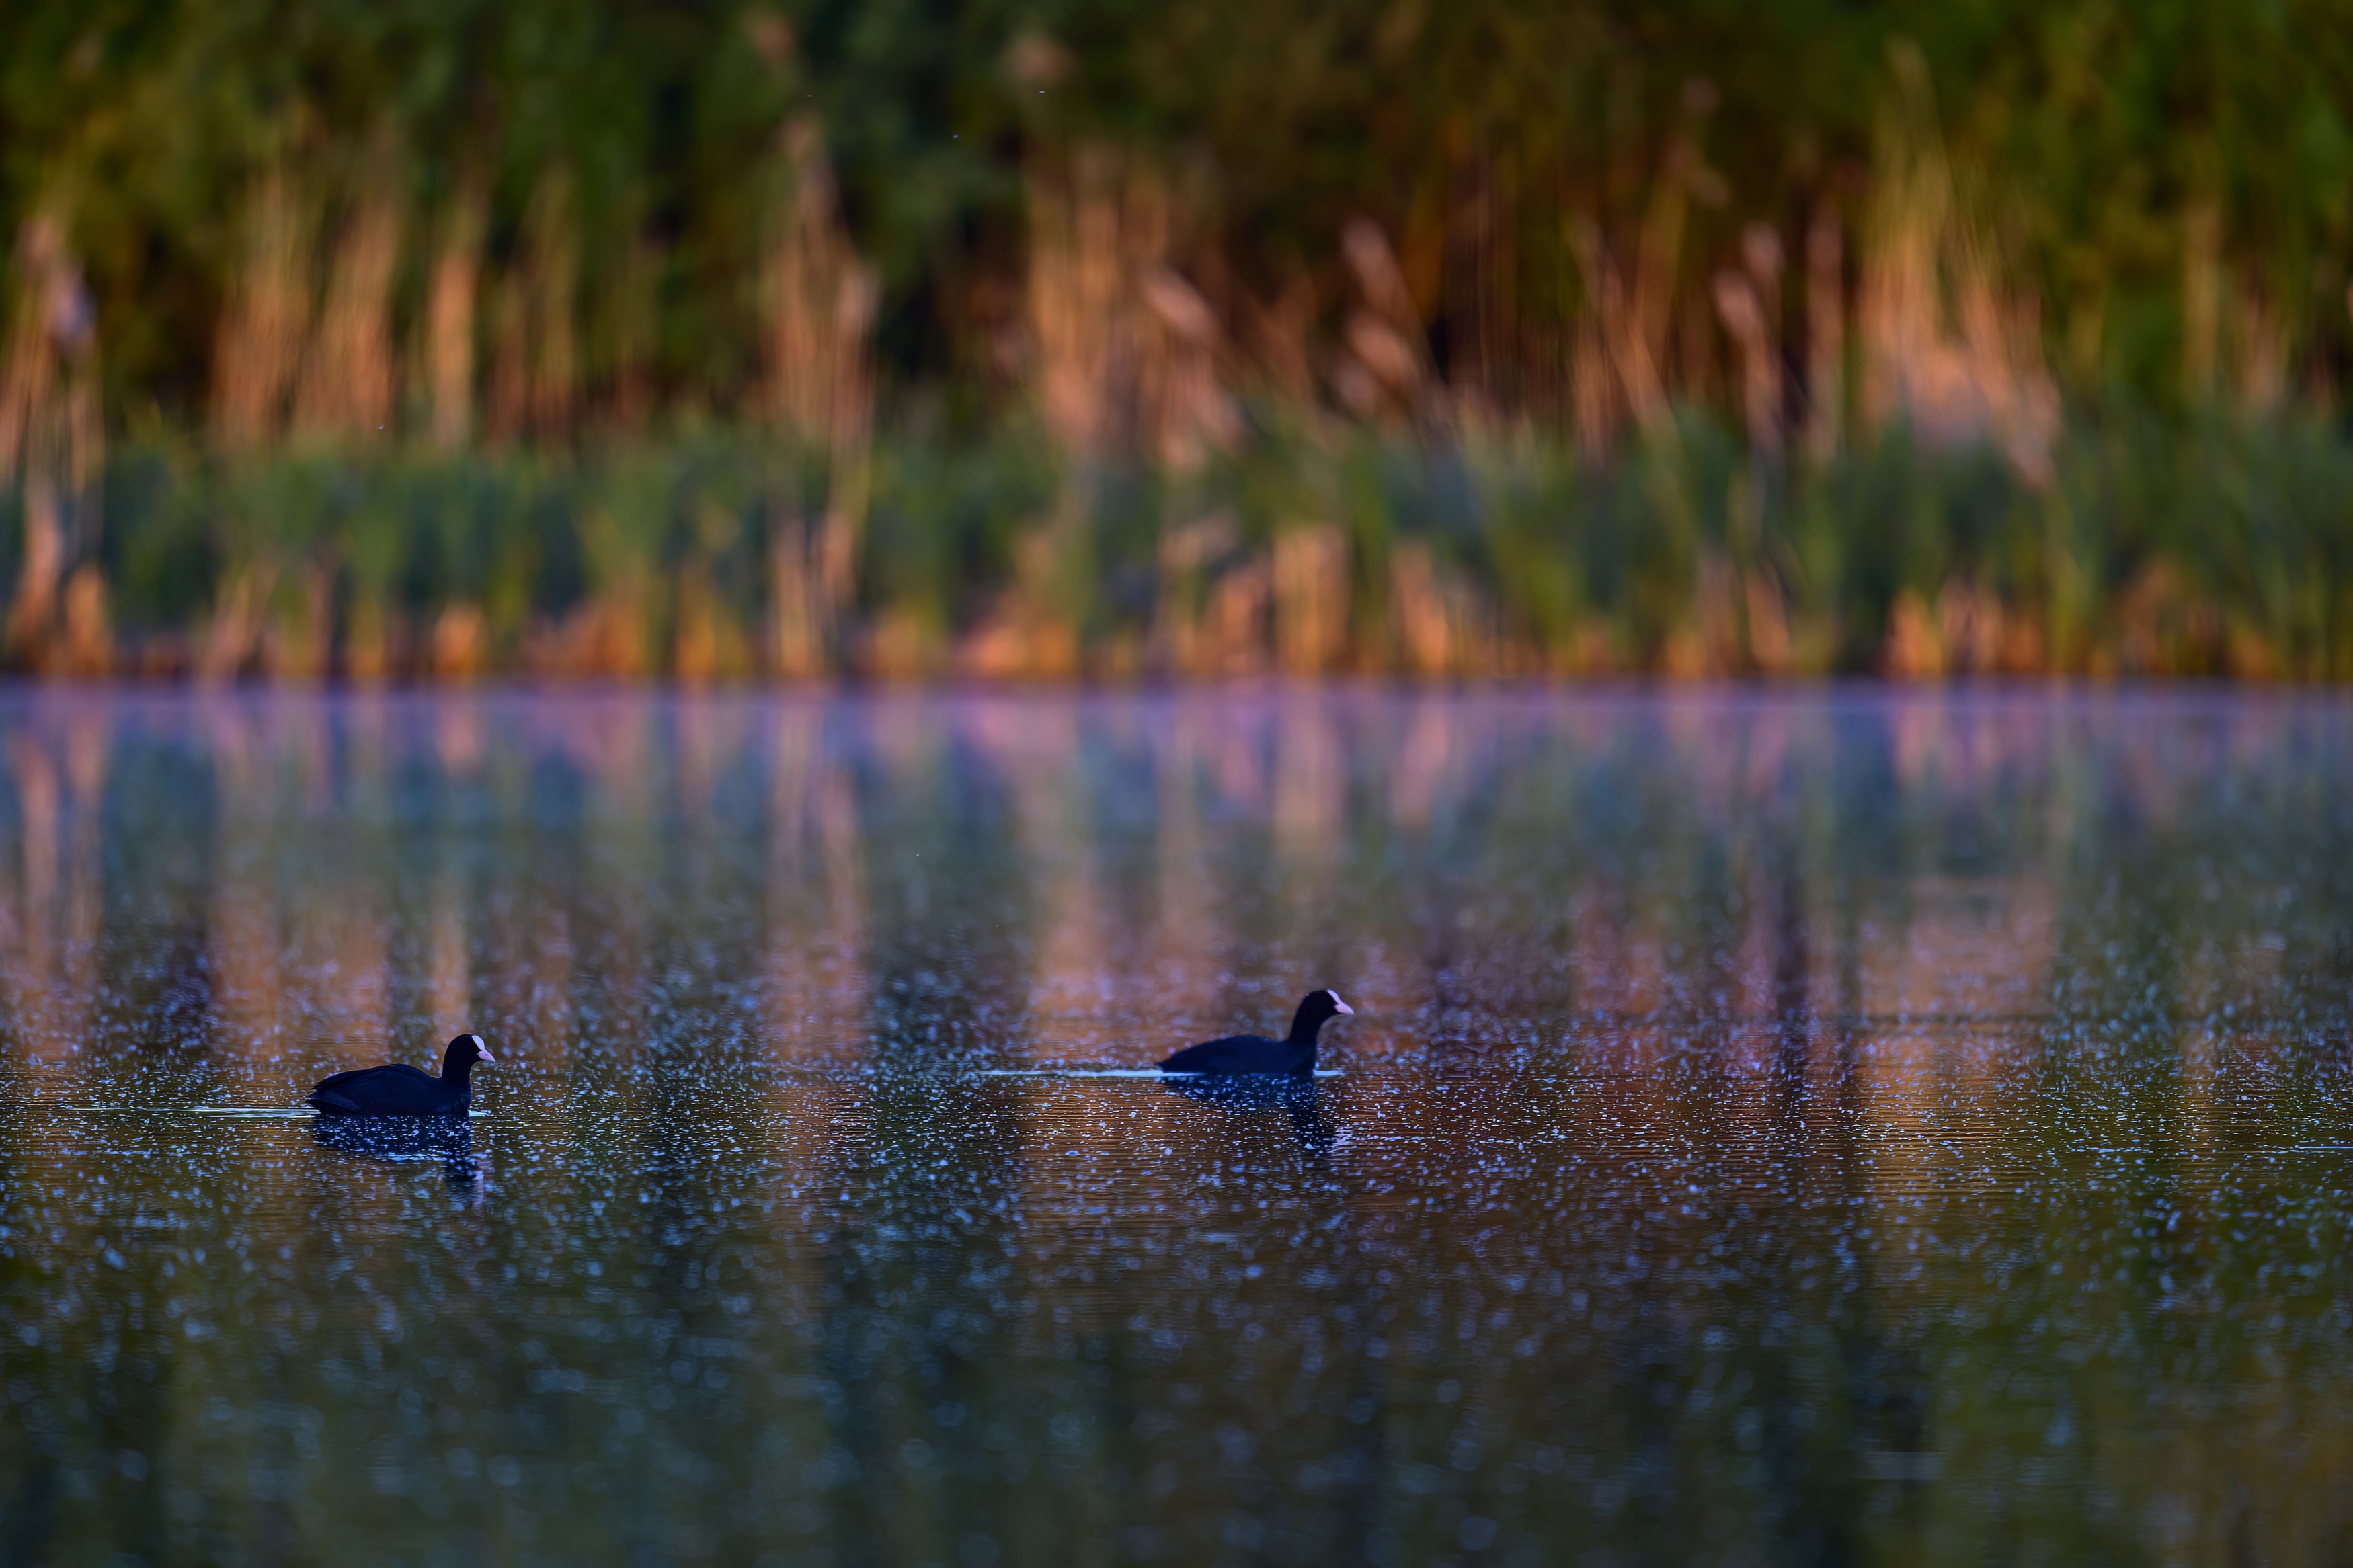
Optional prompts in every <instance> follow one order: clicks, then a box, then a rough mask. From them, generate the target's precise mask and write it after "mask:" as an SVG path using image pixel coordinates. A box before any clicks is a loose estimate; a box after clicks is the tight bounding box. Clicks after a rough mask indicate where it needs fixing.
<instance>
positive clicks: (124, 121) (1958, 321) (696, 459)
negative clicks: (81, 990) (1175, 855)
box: [0, 0, 2353, 680]
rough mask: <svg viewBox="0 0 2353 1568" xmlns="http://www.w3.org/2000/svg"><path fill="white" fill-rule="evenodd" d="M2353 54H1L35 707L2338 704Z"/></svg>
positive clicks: (1396, 37) (1842, 35) (1715, 28)
mask: <svg viewBox="0 0 2353 1568" xmlns="http://www.w3.org/2000/svg"><path fill="white" fill-rule="evenodd" d="M2348 106H2353V5H2348V4H2346V3H2345V0H2306V3H2293V0H2291V3H2284V4H2275V5H2265V6H2259V7H2253V8H2246V9H2231V10H2227V11H2225V10H2218V9H2217V8H2214V7H2211V6H2199V5H2189V4H2186V3H2184V4H2174V3H2169V0H2150V3H2145V4H2137V5H2129V6H2126V5H2113V4H2103V3H2098V0H2064V3H2049V0H2046V3H2043V4H2037V5H2028V4H2023V3H2020V0H1976V3H1973V4H1968V5H1954V4H1951V3H1949V0H1947V3H1943V4H1934V5H1931V4H1926V3H1918V4H1915V3H1909V0H1902V3H1895V4H1885V5H1873V6H1869V7H1858V6H1851V5H1831V4H1822V3H1816V0H1789V3H1786V4H1778V5H1764V6H1760V5H1735V4H1729V3H1721V0H1702V3H1681V4H1651V5H1609V4H1591V5H1579V4H1574V3H1565V4H1546V5H1530V4H1509V3H1497V0H1457V3H1455V4H1452V5H1430V4H1427V3H1424V0H1384V3H1379V4H1358V3H1353V0H1314V3H1312V4H1311V3H1308V0H1247V3H1243V0H1176V3H1174V4H1166V3H1164V4H1153V5H1145V4H1136V3H1132V0H1075V3H1062V4H1056V3H1047V4H1024V5H1018V6H1013V5H998V4H994V3H986V0H985V3H978V4H961V5H946V4H928V5H926V4H915V3H910V0H886V3H881V4H870V5H785V6H781V7H777V8H773V9H772V8H767V7H764V6H744V5H671V6H663V7H648V6H641V5H619V4H612V3H608V0H585V3H584V0H568V3H566V4H563V5H555V4H552V3H546V0H520V3H506V4H500V5H486V4H478V3H473V0H390V3H386V0H370V3H367V4H359V3H356V0H354V3H350V4H334V3H311V4H269V3H263V0H209V3H207V4H205V5H162V4H152V3H150V4H127V3H111V0H80V3H78V4H74V5H65V4H61V3H58V0H16V4H14V5H9V6H7V7H5V9H0V226H5V227H0V232H5V234H6V235H7V236H9V237H10V244H9V247H8V250H7V258H6V262H5V268H6V270H5V278H0V299H5V300H6V301H7V304H6V310H7V315H6V318H5V330H6V333H7V336H6V340H5V361H0V555H5V561H0V568H4V569H5V573H6V574H7V577H8V580H9V582H10V583H11V584H12V586H11V587H10V589H9V594H10V599H9V610H8V625H7V642H8V656H9V658H11V660H13V662H14V663H15V664H16V666H17V667H18V668H32V669H37V670H42V671H47V672H57V673H69V674H70V673H85V674H95V673H102V672H109V671H142V672H150V673H154V674H159V675H162V674H170V675H179V674H187V675H194V676H196V677H200V678H204V679H234V678H237V677H240V676H246V675H252V674H260V675H266V676H269V677H274V678H282V679H321V678H341V679H353V680H377V679H403V678H408V677H413V676H421V675H438V676H443V677H463V676H467V675H472V674H478V673H487V672H499V671H532V672H540V673H546V674H559V673H573V674H603V675H632V674H651V673H666V674H671V675H675V676H678V677H681V678H684V679H742V678H751V677H754V676H784V677H812V676H824V675H829V674H837V673H845V672H855V673H871V674H875V675H883V676H923V675H941V674H961V675H965V676H969V677H973V678H1018V677H1063V676H1078V675H1085V676H1093V677H1097V678H1121V677H1127V676H1135V677H1149V676H1155V675H1220V674H1247V673H1252V672H1258V671H1286V672H1292V673H1300V674H1309V673H1318V672H1337V671H1352V670H1362V671H1403V672H1413V673H1418V674H1422V675H1428V676H1433V677H1451V676H1462V675H1481V674H1515V673H1575V672H1588V671H1593V672H1598V671H1610V670H1641V671H1658V672H1665V673H1672V674H1683V675H1707V674H1732V673H1745V672H1763V673H1768V674H1770V673H1809V672H1823V671H1840V670H1854V671H1862V670H1871V671H1882V672H1885V673H1890V674H1896V675H1905V676H1915V677H1930V676H1936V675H1942V674H1950V673H1968V672H1977V671H2007V672H2017V673H2034V672H2043V671H2063V672H2084V673H2095V674H2106V673H2118V674H2136V673H2140V674H2164V673H2208V672H2212V673H2230V674H2236V675H2242V676H2249V677H2266V678H2295V679H2342V678H2345V677H2347V676H2353V441H2348V437H2347V433H2346V429H2345V426H2344V422H2343V417H2342V413H2341V410H2340V392H2339V384H2340V382H2341V381H2342V380H2343V379H2344V377H2345V374H2346V373H2347V372H2348V369H2353V320H2348V302H2349V301H2353V296H2348V280H2353V211H2348V197H2353V125H2348Z"/></svg>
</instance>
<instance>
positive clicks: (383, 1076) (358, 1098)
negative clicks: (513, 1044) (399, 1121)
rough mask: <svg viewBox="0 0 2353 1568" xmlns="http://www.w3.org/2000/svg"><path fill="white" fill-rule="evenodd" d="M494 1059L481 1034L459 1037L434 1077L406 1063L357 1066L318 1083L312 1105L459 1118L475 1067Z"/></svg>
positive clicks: (356, 1112)
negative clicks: (479, 1063) (439, 1073)
mask: <svg viewBox="0 0 2353 1568" xmlns="http://www.w3.org/2000/svg"><path fill="white" fill-rule="evenodd" d="M498 1059H499V1058H496V1057H494V1056H492V1055H491V1047H488V1046H486V1045H484V1044H483V1043H482V1037H481V1036H480V1035H460V1036H459V1037H457V1038H456V1039H454V1040H451V1041H450V1042H449V1048H448V1050H446V1051H444V1052H443V1053H442V1054H441V1076H440V1077H439V1078H433V1077H430V1076H428V1075H427V1074H425V1073H421V1072H419V1071H417V1069H416V1068H413V1067H410V1066H409V1065H408V1064H407V1063H406V1062H394V1063H393V1064H392V1065H391V1066H389V1067H380V1068H359V1069H358V1070H357V1071H354V1072H339V1073H337V1074H336V1075H335V1076H334V1077H332V1078H331V1079H323V1080H322V1081H321V1083H320V1084H319V1087H318V1088H316V1089H312V1090H311V1105H312V1106H314V1107H316V1108H317V1109H318V1110H319V1112H320V1113H321V1114H322V1115H324V1116H463V1115H464V1114H465V1113H466V1110H467V1107H469V1106H470V1105H471V1104H472V1103H473V1098H474V1094H473V1085H472V1083H471V1082H470V1076H471V1074H472V1073H473V1070H474V1064H475V1063H476V1062H489V1063H491V1065H492V1066H493V1067H495V1066H496V1065H498Z"/></svg>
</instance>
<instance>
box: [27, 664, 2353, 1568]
mask: <svg viewBox="0 0 2353 1568" xmlns="http://www.w3.org/2000/svg"><path fill="white" fill-rule="evenodd" d="M1327 984H1328V985H1333V986H1336V987H1337V988H1338V989H1339V990H1340V992H1341V994H1343V995H1344V996H1345V997H1346V998H1347V999H1348V1001H1349V1002H1350V1003H1351V1004H1352V1005H1354V1006H1355V1007H1356V1011H1357V1016H1356V1017H1355V1018H1353V1019H1344V1020H1340V1021H1338V1022H1337V1023H1335V1025H1333V1026H1331V1027H1329V1028H1328V1029H1327V1030H1326V1032H1325V1035H1324V1041H1325V1054H1324V1066H1325V1067H1326V1068H1332V1069H1336V1072H1335V1075H1334V1076H1328V1077H1324V1078H1322V1079H1317V1080H1315V1081H1314V1082H1313V1083H1312V1084H1311V1085H1308V1086H1306V1087H1303V1088H1297V1089H1289V1090H1282V1089H1269V1090H1261V1091H1260V1092H1258V1093H1256V1094H1235V1095H1227V1096H1216V1095H1211V1094H1208V1093H1204V1092H1199V1091H1193V1092H1181V1091H1179V1090H1177V1089H1171V1088H1169V1087H1166V1086H1165V1085H1164V1084H1163V1083H1161V1082H1159V1081H1156V1080H1155V1079H1147V1078H1139V1077H1119V1076H1105V1075H1103V1073H1102V1072H1101V1070H1100V1069H1104V1068H1134V1067H1137V1066H1140V1065H1143V1064H1148V1063H1150V1062H1152V1061H1154V1060H1155V1059H1156V1058H1159V1057H1160V1056H1162V1055H1165V1054H1166V1052H1167V1051H1169V1050H1170V1049H1172V1048H1174V1047H1176V1046H1180V1045H1183V1044H1186V1043H1187V1042H1189V1041H1192V1040H1196V1039H1199V1038H1203V1037H1208V1036H1211V1035H1216V1034H1222V1033H1226V1032H1229V1030H1233V1029H1238V1028H1257V1029H1261V1030H1271V1031H1273V1032H1280V1026H1281V1025H1282V1023H1283V1022H1284V1021H1285V1020H1287V1018H1288V1016H1289V1015H1290V1011H1291V1008H1292V1006H1293V1004H1294V1003H1295V1002H1296V1000H1297V998H1298V997H1299V995H1300V994H1302V993H1303V992H1304V991H1305V990H1307V989H1309V988H1311V987H1314V986H1321V985H1327ZM2348 1007H2353V704H2348V702H2347V701H2346V700H2343V699H2341V698H2337V697H2334V696H2305V697H2295V696H2288V695H2280V694H2266V693H2259V692H2257V693H2230V692H2224V691H2220V690H2213V689H2208V690H2184V691H2180V692H2137V691H2129V690H2127V691H2122V692H2115V693H2081V692H2078V693H2073V694H2067V693H2060V694H2055V695H2054V694H2049V693H2044V692H2041V691H2038V690H2002V689H1994V690H1968V689H1953V690H1950V691H1947V692H1945V693H1941V694H1937V693H1931V694H1926V695H1903V694H1891V693H1885V692H1881V691H1877V690H1874V689H1840V688H1828V689H1819V690H1800V691H1795V692H1774V691H1769V690H1767V691H1763V692H1741V691H1733V690H1726V691H1722V692H1715V693H1705V692H1700V693H1683V692H1675V693H1669V694H1651V693H1644V692H1641V691H1637V690H1631V689H1629V690H1622V691H1615V692H1611V691H1606V690H1605V691H1599V692H1585V693H1567V694H1557V693H1556V694H1535V693H1518V694H1514V693H1498V694H1476V693H1473V694H1466V695H1439V694H1431V695H1411V694H1381V693H1375V692H1371V691H1356V692H1349V691H1336V692H1331V693H1324V694H1310V693H1297V694H1285V693H1282V692H1279V691H1278V692H1268V693H1261V694H1256V695H1252V694H1248V693H1240V694H1236V693H1227V694H1222V695H1220V694H1214V693H1207V694H1197V695H1176V696H1153V695H1137V696H1119V695H1100V696H1077V697H1071V696H1052V695H1038V696H1019V695H1012V696H948V695H933V696H872V697H861V696H848V697H839V698H821V697H813V696H812V697H779V698H765V697H763V698H755V697H751V696H733V697H730V696H718V697H709V698H681V697H660V696H653V695H642V696H639V695H607V696H595V695H563V694H554V695H525V694H516V693H504V694H501V693H496V692H492V693H484V694H474V695H463V694H460V695H453V696H446V697H426V696H390V697H353V698H342V697H325V696H268V695H253V694H243V693H218V694H214V695H209V696H204V695H193V696H192V695H176V694H168V693H162V692H146V693H141V692H129V693H123V694H117V695H105V694H97V693H82V694H70V693H65V692H59V691H55V690H41V691H30V690H21V689H20V690H18V691H16V692H15V693H13V694H0V1562H6V1563H122V1564H129V1563H149V1564H163V1563H336V1564H347V1563H414V1564H427V1563H448V1564H472V1563H489V1562H501V1563H549V1564H554V1563H591V1562H593V1563H648V1564H654V1563H718V1564H741V1563H779V1564H781V1563H793V1564H804V1563H806V1564H827V1563H839V1564H845V1565H849V1564H875V1565H881V1564H894V1565H895V1564H940V1565H943V1568H989V1565H991V1564H997V1563H1004V1564H1008V1565H1023V1564H1032V1563H1038V1564H1060V1563H1073V1564H1079V1563H1085V1564H1093V1563H1174V1564H1193V1563H1234V1564H1241V1563H1281V1564H1284V1565H1286V1568H1290V1565H1296V1564H1304V1563H1399V1564H1403V1563H1413V1564H1428V1563H1458V1564H1464V1565H1469V1564H1474V1563H1511V1564H1522V1563H1525V1564H1537V1563H1593V1564H1604V1563H1619V1564H1632V1563H1662V1564H1669V1563H1671V1564H1684V1563H1891V1564H1893V1563H1904V1564H1910V1563H1985V1562H2007V1563H2051V1564H2063V1563H2064V1564H2079V1563H2107V1562H2117V1563H2125V1562H2129V1563H2217V1562H2225V1561H2229V1562H2250V1563H2255V1562H2264V1563H2320V1562H2327V1563H2342V1562H2344V1561H2345V1555H2344V1554H2345V1552H2346V1550H2347V1546H2346V1542H2348V1539H2353V1378H2348V1373H2353V1234H2348V1218H2353V1068H2349V1067H2348V1027H2353V1026H2348ZM461 1027H473V1028H478V1029H480V1031H481V1032H482V1033H483V1034H485V1035H486V1036H487V1037H489V1038H490V1039H491V1043H492V1045H493V1047H494V1048H496V1049H497V1051H498V1052H499V1054H500V1057H501V1066H500V1067H499V1068H497V1069H496V1070H495V1071H491V1072H486V1073H485V1074H484V1075H483V1076H482V1078H481V1079H480V1080H478V1081H480V1082H481V1085H482V1087H481V1089H480V1091H479V1092H478V1099H477V1107H478V1110H479V1111H480V1112H481V1113H482V1114H480V1115H478V1117H477V1118H476V1119H475V1120H474V1121H472V1123H471V1125H470V1129H469V1130H468V1131H467V1132H465V1133H463V1134H459V1135H457V1136H455V1137H449V1136H443V1137H439V1138H431V1139H427V1138H415V1139H410V1140H407V1141H406V1142H401V1141H387V1142H375V1143H366V1142H352V1141H350V1140H348V1139H339V1138H331V1137H330V1135H329V1134H330V1132H331V1129H329V1128H327V1127H324V1126H322V1125H321V1124H319V1123H317V1122H315V1121H311V1120H308V1119H306V1118H303V1117H301V1116H297V1115H294V1114H291V1113H289V1112H287V1111H286V1110H285V1109H284V1108H286V1107H289V1106H290V1105H293V1104H294V1103H296V1102H297V1101H298V1100H300V1098H301V1094H302V1093H303V1092H304V1090H305V1089H307V1087H308V1086H309V1085H310V1084H311V1082H312V1081H313V1080H314V1079H318V1078H319V1077H321V1076H322V1075H324V1074H325V1073H327V1072H329V1071H332V1070H334V1069H336V1068H343V1067H350V1066H358V1065H365V1064H370V1063H374V1062H377V1061H382V1060H385V1059H388V1058H400V1059H405V1060H409V1061H413V1062H418V1063H425V1062H427V1061H430V1060H432V1059H434V1058H435V1056H436V1053H437V1050H438V1045H439V1043H440V1042H441V1041H442V1040H443V1039H445V1038H446V1037H448V1036H449V1035H450V1034H452V1033H454V1032H456V1031H457V1030H459V1028H461Z"/></svg>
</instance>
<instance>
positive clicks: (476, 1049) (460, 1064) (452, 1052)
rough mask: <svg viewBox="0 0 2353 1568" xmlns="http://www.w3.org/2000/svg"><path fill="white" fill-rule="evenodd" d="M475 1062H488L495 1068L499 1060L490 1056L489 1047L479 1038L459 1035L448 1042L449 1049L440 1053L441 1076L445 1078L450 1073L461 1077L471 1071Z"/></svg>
mask: <svg viewBox="0 0 2353 1568" xmlns="http://www.w3.org/2000/svg"><path fill="white" fill-rule="evenodd" d="M476 1062H488V1063H490V1064H491V1066H492V1067H496V1066H498V1065H499V1058H496V1057H494V1056H492V1055H491V1047H489V1046H487V1045H485V1044H484V1043H483V1041H482V1037H481V1036H480V1035H459V1036H458V1037H456V1038H455V1039H453V1040H451V1041H450V1042H449V1048H448V1050H446V1051H444V1052H442V1053H441V1076H442V1077H444V1078H447V1077H448V1076H449V1075H450V1074H452V1073H457V1074H459V1075H460V1076H462V1075H464V1074H465V1073H467V1072H470V1071H471V1070H472V1069H473V1066H474V1064H475V1063H476Z"/></svg>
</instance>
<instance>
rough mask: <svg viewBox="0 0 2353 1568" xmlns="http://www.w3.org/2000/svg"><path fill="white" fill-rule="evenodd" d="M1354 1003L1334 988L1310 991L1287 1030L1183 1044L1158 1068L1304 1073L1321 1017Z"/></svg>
mask: <svg viewBox="0 0 2353 1568" xmlns="http://www.w3.org/2000/svg"><path fill="white" fill-rule="evenodd" d="M1355 1012H1356V1009H1355V1008H1354V1007H1351V1006H1349V1005H1347V1004H1346V1003H1345V1002H1343V1001H1341V1000H1340V994H1339V993H1338V992H1337V991H1310V992H1309V993H1308V994H1307V995H1306V996H1305V998H1304V999H1303V1000H1302V1001H1301V1002H1300V1004H1299V1011H1298V1012H1297V1013H1296V1014H1294V1015H1293V1016H1292V1020H1291V1033H1290V1034H1289V1035H1288V1036H1287V1037H1284V1038H1282V1039H1280V1040H1270V1039H1268V1038H1267V1037H1265V1036H1263V1035H1228V1036H1227V1037H1225V1038H1224V1039H1222V1040H1204V1041H1203V1042H1202V1043H1201V1044H1199V1045H1198V1046H1187V1047H1185V1048H1184V1049H1183V1050H1181V1051H1178V1052H1177V1053H1176V1055H1175V1056H1173V1057H1170V1058H1168V1059H1167V1060H1166V1061H1165V1062H1162V1063H1161V1064H1160V1070H1161V1071H1162V1072H1198V1073H1235V1072H1285V1073H1293V1074H1297V1075H1302V1076H1303V1075H1305V1074H1307V1073H1312V1072H1314V1070H1315V1032H1316V1031H1317V1030H1318V1029H1321V1028H1322V1027H1323V1026H1324V1020H1325V1019H1326V1018H1329V1017H1332V1016H1335V1015H1337V1014H1346V1015H1351V1016H1353V1015H1354V1014H1355Z"/></svg>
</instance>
